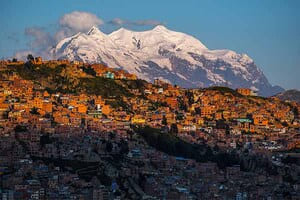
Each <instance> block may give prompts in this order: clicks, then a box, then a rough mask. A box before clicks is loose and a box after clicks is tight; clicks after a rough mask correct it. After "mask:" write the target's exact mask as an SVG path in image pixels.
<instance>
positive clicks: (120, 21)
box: [108, 18, 163, 26]
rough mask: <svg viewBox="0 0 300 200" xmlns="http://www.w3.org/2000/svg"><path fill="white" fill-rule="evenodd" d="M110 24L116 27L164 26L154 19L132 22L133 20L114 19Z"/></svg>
mask: <svg viewBox="0 0 300 200" xmlns="http://www.w3.org/2000/svg"><path fill="white" fill-rule="evenodd" d="M108 23H109V24H112V25H116V26H122V25H133V26H157V25H161V24H163V23H161V22H159V21H156V20H152V19H148V20H136V21H131V20H126V19H120V18H114V19H113V20H110V21H109V22H108Z"/></svg>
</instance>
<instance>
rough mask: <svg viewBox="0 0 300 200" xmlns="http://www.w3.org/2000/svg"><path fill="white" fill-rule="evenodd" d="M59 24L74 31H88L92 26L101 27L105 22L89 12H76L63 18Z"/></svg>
mask: <svg viewBox="0 0 300 200" xmlns="http://www.w3.org/2000/svg"><path fill="white" fill-rule="evenodd" d="M59 24H60V25H61V26H62V27H64V28H68V29H70V30H74V31H77V32H78V31H82V32H84V31H88V30H89V29H90V28H91V27H92V26H99V25H101V24H103V21H102V20H101V19H100V18H98V17H97V16H96V15H94V14H91V13H88V12H79V11H74V12H71V13H68V14H65V15H64V16H62V17H61V18H60V20H59Z"/></svg>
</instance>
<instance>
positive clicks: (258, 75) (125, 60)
mask: <svg viewBox="0 0 300 200" xmlns="http://www.w3.org/2000/svg"><path fill="white" fill-rule="evenodd" d="M52 53H53V55H54V56H55V57H56V58H58V59H69V60H79V61H84V62H89V63H96V62H97V63H103V64H106V65H108V66H109V67H114V68H122V69H125V70H127V71H128V72H130V73H134V74H136V75H138V77H140V78H142V79H145V80H148V81H153V80H154V79H157V78H158V79H162V80H165V81H167V82H170V83H173V84H177V85H179V86H182V87H186V88H197V87H208V86H213V85H220V86H221V85H222V86H228V87H231V88H237V87H248V88H252V89H253V90H257V91H258V92H259V94H260V95H263V96H270V95H273V94H276V93H278V92H281V91H282V90H283V89H282V88H280V87H278V86H272V85H271V84H270V83H269V82H268V80H267V79H266V77H265V76H264V74H263V72H262V71H261V70H260V69H259V68H258V67H257V66H256V65H255V63H254V62H253V60H252V59H251V58H249V57H248V56H247V55H246V54H238V53H236V52H234V51H231V50H209V49H208V48H207V47H206V46H204V45H203V44H202V43H201V42H200V41H199V40H197V39H196V38H194V37H192V36H190V35H187V34H184V33H180V32H175V31H171V30H169V29H167V28H166V27H164V26H162V25H159V26H156V27H155V28H154V29H152V30H149V31H143V32H135V31H131V30H127V29H124V28H121V29H119V30H117V31H115V32H112V33H111V34H108V35H107V34H104V33H102V32H101V31H100V30H99V29H98V28H97V27H92V28H91V29H90V31H89V32H88V33H78V34H76V35H74V36H72V37H69V38H65V39H63V40H62V41H60V42H59V43H58V44H57V46H56V47H55V48H54V49H52Z"/></svg>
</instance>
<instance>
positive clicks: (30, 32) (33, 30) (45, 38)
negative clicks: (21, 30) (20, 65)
mask: <svg viewBox="0 0 300 200" xmlns="http://www.w3.org/2000/svg"><path fill="white" fill-rule="evenodd" d="M25 35H27V36H30V37H32V38H33V41H32V42H31V43H30V46H31V47H32V48H38V49H41V48H44V47H49V46H50V45H51V44H53V43H54V40H53V37H52V36H51V35H50V34H49V33H47V32H46V31H45V30H43V28H40V27H30V28H26V29H25Z"/></svg>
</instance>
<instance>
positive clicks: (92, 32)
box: [87, 26, 104, 35]
mask: <svg viewBox="0 0 300 200" xmlns="http://www.w3.org/2000/svg"><path fill="white" fill-rule="evenodd" d="M102 34H104V33H102V32H101V31H100V30H99V29H98V28H97V27H96V26H93V27H92V28H91V29H90V30H89V31H88V33H87V35H102Z"/></svg>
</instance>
